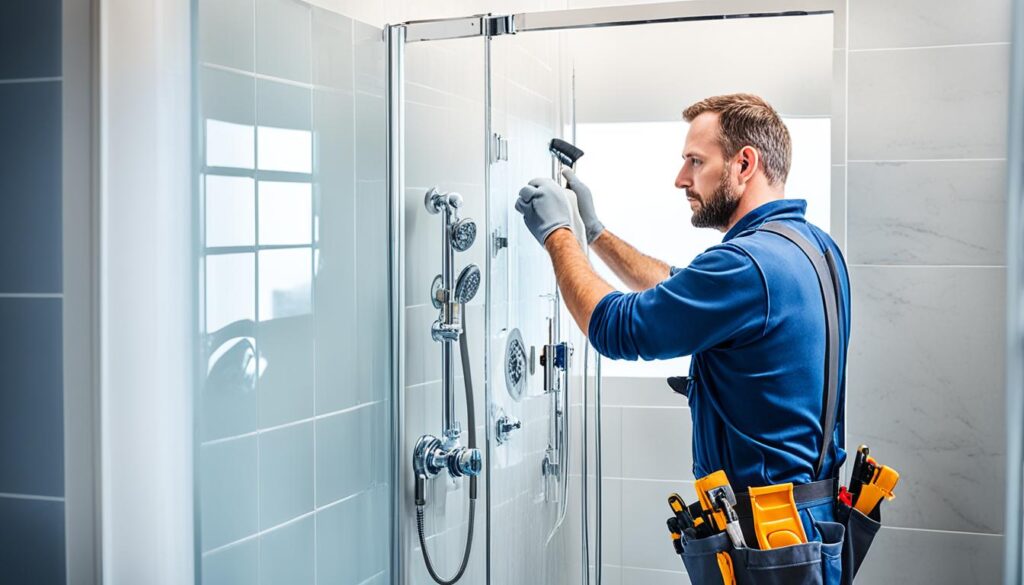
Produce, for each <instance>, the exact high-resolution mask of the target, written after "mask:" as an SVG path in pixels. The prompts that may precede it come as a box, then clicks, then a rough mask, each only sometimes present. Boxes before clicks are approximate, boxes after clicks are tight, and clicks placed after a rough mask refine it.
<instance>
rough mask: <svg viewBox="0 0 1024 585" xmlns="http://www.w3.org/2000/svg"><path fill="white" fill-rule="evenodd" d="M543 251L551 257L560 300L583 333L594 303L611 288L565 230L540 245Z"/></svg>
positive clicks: (586, 327)
mask: <svg viewBox="0 0 1024 585" xmlns="http://www.w3.org/2000/svg"><path fill="white" fill-rule="evenodd" d="M602 237H603V236H602ZM599 239H600V238H599ZM544 248H545V249H547V251H548V254H549V255H550V256H551V264H552V265H553V266H554V268H555V279H556V280H557V281H558V288H559V290H560V291H561V292H562V301H563V302H564V303H565V306H566V307H567V308H568V309H569V313H570V314H572V317H573V319H574V320H575V321H576V324H577V325H579V327H580V329H581V330H582V331H583V333H584V334H586V333H587V332H588V331H589V328H590V317H591V315H593V313H594V309H595V308H597V304H598V303H599V302H601V299H603V298H604V297H605V295H607V294H608V293H610V292H612V291H614V290H615V289H614V288H612V286H611V285H610V284H608V283H607V282H605V281H604V279H603V278H601V277H600V276H598V274H597V273H596V272H594V269H593V267H591V266H590V262H589V261H588V260H587V256H586V254H584V253H583V250H582V249H581V248H580V245H579V244H578V243H577V242H576V237H575V236H573V234H572V232H571V231H569V230H568V229H559V230H556V231H554V232H552V233H551V235H550V236H548V239H547V240H546V241H545V242H544Z"/></svg>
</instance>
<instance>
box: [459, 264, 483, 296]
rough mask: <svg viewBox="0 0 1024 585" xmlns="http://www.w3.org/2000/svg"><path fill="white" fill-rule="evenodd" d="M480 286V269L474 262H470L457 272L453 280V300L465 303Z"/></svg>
mask: <svg viewBox="0 0 1024 585" xmlns="http://www.w3.org/2000/svg"><path fill="white" fill-rule="evenodd" d="M479 288H480V269H479V268H477V265H476V264H470V265H469V266H467V267H465V268H463V269H462V272H460V273H459V278H458V280H456V281H455V302H456V303H461V304H466V303H468V302H469V301H471V300H473V297H475V296H476V291H477V290H478V289H479Z"/></svg>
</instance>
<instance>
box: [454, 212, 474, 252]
mask: <svg viewBox="0 0 1024 585" xmlns="http://www.w3.org/2000/svg"><path fill="white" fill-rule="evenodd" d="M451 238H452V247H453V248H455V249H456V250H458V251H459V252H465V251H466V250H468V249H469V247H470V246H472V245H473V242H474V241H476V222H475V221H473V220H472V219H469V218H468V217H467V218H465V219H460V220H459V221H457V222H455V225H453V226H452V232H451Z"/></svg>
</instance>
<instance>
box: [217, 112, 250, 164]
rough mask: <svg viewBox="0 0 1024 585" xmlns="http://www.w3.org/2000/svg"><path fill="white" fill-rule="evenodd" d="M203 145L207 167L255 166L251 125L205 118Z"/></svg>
mask: <svg viewBox="0 0 1024 585" xmlns="http://www.w3.org/2000/svg"><path fill="white" fill-rule="evenodd" d="M205 146H206V166H208V167H228V168H236V169H251V168H254V167H255V166H256V165H255V164H254V161H253V153H254V152H255V150H256V149H255V142H254V137H253V127H252V126H249V125H246V124H236V123H233V122H223V121H221V120H213V119H207V120H206V145H205Z"/></svg>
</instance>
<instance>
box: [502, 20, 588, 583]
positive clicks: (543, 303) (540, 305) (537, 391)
mask: <svg viewBox="0 0 1024 585" xmlns="http://www.w3.org/2000/svg"><path fill="white" fill-rule="evenodd" d="M560 55H561V52H560V33H530V34H527V35H521V36H518V35H517V36H510V37H497V38H494V39H493V40H492V41H491V49H490V72H491V77H490V84H491V110H490V118H489V119H490V130H489V133H490V135H491V141H492V142H491V149H490V152H491V160H490V161H488V162H489V171H490V177H489V185H488V187H489V189H488V206H489V218H490V225H491V230H492V233H491V234H490V235H491V236H492V238H497V240H494V239H492V243H491V250H490V254H491V261H490V271H489V274H490V279H489V288H488V291H489V296H490V304H489V306H488V316H489V328H488V334H489V336H488V355H489V358H490V359H489V372H488V376H489V382H490V384H489V390H490V399H491V403H490V408H491V420H492V421H493V424H494V425H498V424H499V423H500V421H502V420H506V421H511V423H512V424H513V425H514V424H515V423H516V422H518V423H521V428H519V429H518V430H514V431H511V432H509V433H508V436H507V438H504V440H501V439H502V437H496V439H498V440H495V441H491V442H490V444H489V449H490V454H489V458H488V460H489V469H490V471H491V474H492V475H491V485H492V488H491V501H492V505H491V522H490V526H491V550H490V558H491V583H493V584H495V585H504V584H514V583H551V584H555V583H569V582H578V576H576V577H571V575H574V574H578V570H574V568H575V569H578V560H575V559H578V557H577V553H578V550H579V542H580V541H579V538H580V532H579V514H578V510H577V509H576V508H577V507H578V506H579V453H580V450H579V438H580V435H579V430H580V406H579V401H580V396H581V392H582V376H581V375H580V373H581V371H582V364H583V343H584V340H583V338H582V336H581V335H580V334H579V332H578V329H577V328H576V325H575V323H574V322H573V321H572V320H571V318H570V317H569V316H568V313H564V314H562V315H561V316H558V315H557V313H558V312H559V311H560V303H559V301H558V299H557V297H556V285H555V278H554V273H553V271H552V269H551V262H550V260H549V258H548V256H547V253H546V252H545V251H544V249H543V248H542V247H541V246H539V245H538V244H537V242H536V241H535V240H534V238H533V236H532V235H531V234H530V232H529V231H528V230H527V229H526V227H525V225H524V224H523V221H522V216H521V215H520V214H519V213H518V212H517V211H516V210H515V207H514V206H515V201H516V199H517V197H518V194H519V189H520V188H521V187H522V186H524V185H526V184H527V182H528V181H530V180H531V179H533V178H536V177H550V176H552V172H553V168H554V167H553V165H552V157H551V154H550V152H549V150H548V144H549V143H550V141H551V139H552V138H556V137H562V128H563V127H564V124H565V119H564V117H563V115H562V104H563V103H566V102H564V101H563V98H564V97H565V94H564V93H563V92H565V91H567V90H568V87H567V84H565V83H563V81H564V80H563V79H562V78H561V76H560V63H559V59H560ZM552 319H556V320H557V326H556V325H553V324H552ZM562 341H568V342H569V343H570V346H571V347H572V348H573V349H574V355H573V356H572V357H571V359H570V362H569V363H570V369H569V375H568V376H567V378H566V380H563V384H564V383H565V382H567V384H564V386H563V389H562V391H560V392H551V391H550V385H546V383H545V366H544V365H542V363H541V360H540V356H541V354H542V352H543V349H544V346H545V345H547V344H557V343H559V342H562ZM547 361H548V362H551V361H552V356H551V355H548V356H547ZM548 367H550V363H549V366H548ZM556 409H557V411H556ZM495 428H497V427H496V426H495ZM563 453H564V454H566V455H568V460H566V459H564V458H562V454H563ZM566 464H568V465H567V466H566ZM573 579H575V580H573Z"/></svg>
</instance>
